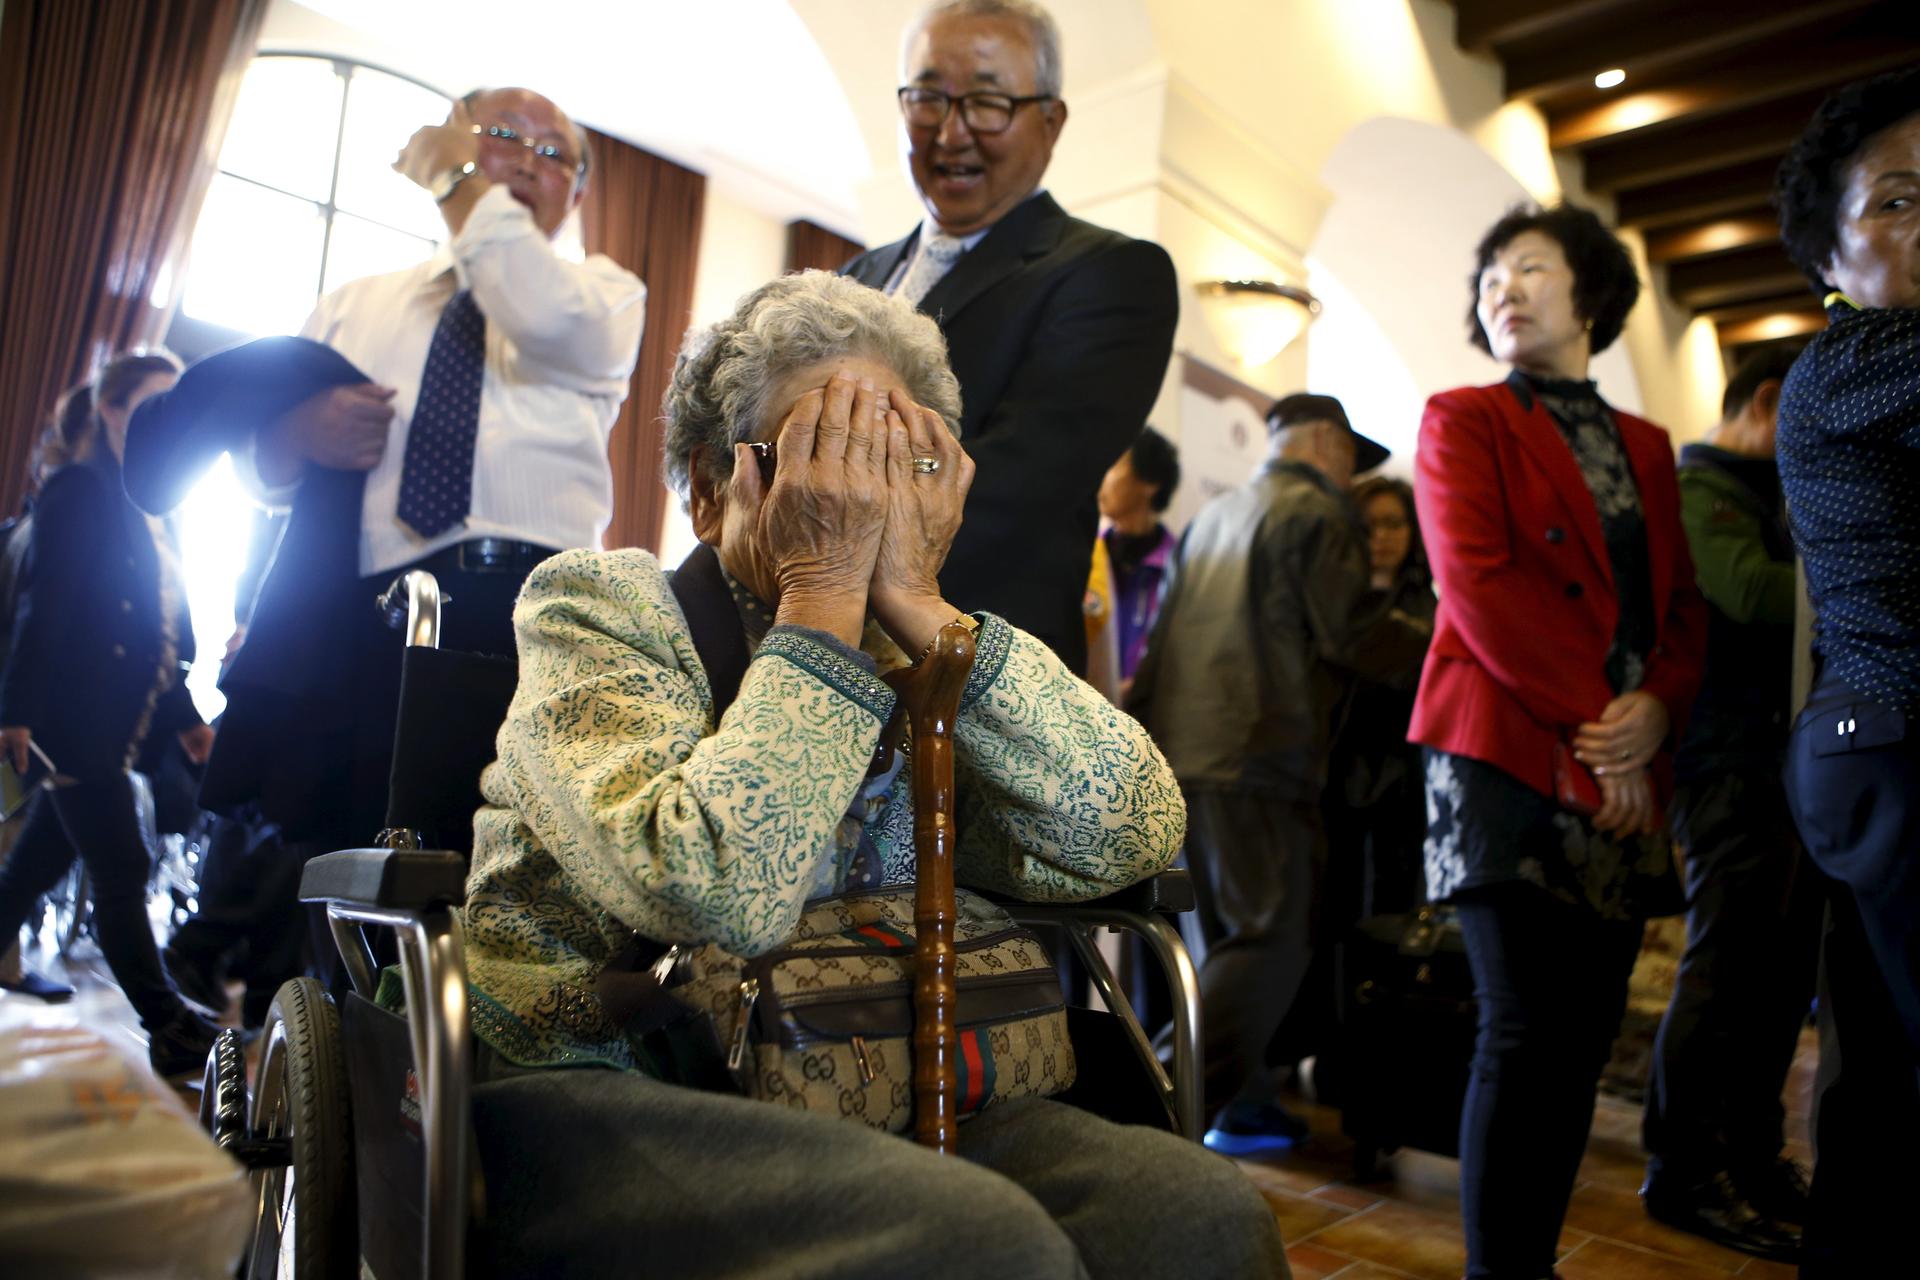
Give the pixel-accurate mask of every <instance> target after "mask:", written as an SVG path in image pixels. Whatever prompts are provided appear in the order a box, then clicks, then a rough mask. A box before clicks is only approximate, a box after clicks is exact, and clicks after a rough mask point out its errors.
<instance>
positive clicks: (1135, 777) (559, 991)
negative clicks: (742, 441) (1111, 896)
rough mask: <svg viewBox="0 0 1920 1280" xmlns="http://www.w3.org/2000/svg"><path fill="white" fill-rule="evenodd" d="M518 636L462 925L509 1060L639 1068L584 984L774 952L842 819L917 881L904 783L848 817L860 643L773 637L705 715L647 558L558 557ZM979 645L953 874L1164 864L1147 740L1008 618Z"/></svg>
mask: <svg viewBox="0 0 1920 1280" xmlns="http://www.w3.org/2000/svg"><path fill="white" fill-rule="evenodd" d="M514 628H515V630H516V632H517V633H518V640H519V648H520V683H519V688H518V690H517V692H516V693H515V694H514V698H513V703H512V706H511V708H510V709H509V711H508V713H507V719H506V723H505V724H504V725H502V726H501V729H500V734H499V740H498V749H499V758H498V760H497V761H496V762H495V763H494V764H492V765H490V766H488V768H487V771H486V773H485V774H484V775H483V777H482V779H481V787H482V790H483V792H484V794H485V796H486V799H487V801H488V804H487V805H486V807H485V808H483V809H481V810H480V812H479V814H478V815H477V816H476V817H475V819H474V855H473V869H472V872H471V874H470V876H469V878H468V882H467V905H466V908H465V913H464V915H465V925H466V930H467V960H468V971H469V976H470V980H471V986H472V995H473V1021H474V1027H475V1029H476V1031H477V1032H478V1033H479V1035H480V1037H481V1039H483V1040H484V1041H485V1042H486V1043H487V1044H488V1045H490V1046H491V1047H492V1048H493V1049H494V1050H495V1051H496V1052H498V1053H500V1054H501V1055H502V1056H504V1057H505V1058H507V1059H508V1060H509V1061H511V1062H514V1063H517V1064H520V1065H522V1066H549V1065H551V1066H560V1065H587V1064H599V1065H605V1066H613V1067H620V1068H625V1069H635V1068H637V1067H638V1066H639V1065H640V1060H639V1059H637V1058H636V1055H635V1053H634V1049H633V1046H632V1044H631V1043H630V1042H629V1041H628V1039H627V1037H626V1035H625V1034H624V1033H623V1032H622V1031H621V1029H620V1028H619V1027H617V1026H616V1025H614V1023H613V1022H612V1021H611V1019H609V1018H608V1017H607V1015H606V1013H605V1012H604V1010H603V1009H602V1008H601V1006H600V1002H599V1000H598V999H597V998H596V997H595V996H594V994H593V984H594V980H595V978H596V977H597V976H598V975H599V973H600V972H601V970H602V969H604V968H605V967H606V965H607V964H608V962H609V961H610V960H612V959H613V957H614V956H616V955H617V954H618V953H619V952H620V950H621V949H622V948H623V947H624V946H625V945H626V944H627V942H628V941H629V940H630V938H631V935H632V933H633V931H636V930H637V931H638V932H640V933H641V934H643V935H645V936H646V937H648V938H651V939H653V940H655V941H658V942H663V943H672V942H685V943H702V942H717V943H719V944H720V945H721V946H723V947H726V948H727V949H728V950H731V951H735V952H738V953H739V954H741V955H756V954H759V953H761V952H764V951H767V950H770V949H771V948H773V947H774V946H776V945H778V944H779V943H780V942H782V941H783V940H784V939H785V938H786V937H787V936H788V935H789V934H790V933H791V932H792V930H793V928H794V925H795V922H796V921H797V920H798V918H799V914H800V910H801V906H802V904H803V902H804V901H805V900H806V898H808V897H810V896H813V895H814V894H816V893H818V892H820V891H821V890H822V887H823V886H824V888H825V889H827V890H832V889H837V888H839V887H840V883H841V881H840V877H843V876H844V874H845V871H846V868H845V867H844V866H840V865H837V864H836V859H842V858H844V855H845V847H846V842H845V840H844V839H836V831H837V829H838V828H840V826H841V824H842V820H843V819H848V820H850V821H858V822H861V823H863V824H864V827H865V834H866V835H867V836H868V837H870V839H871V844H872V848H873V850H874V851H876V852H877V853H878V854H879V856H880V858H881V859H882V865H883V870H882V873H881V877H880V878H881V881H882V882H883V883H897V882H901V881H906V880H911V879H912V878H913V801H912V795H911V786H910V784H909V781H908V778H909V771H908V770H905V769H902V770H901V771H900V772H899V773H898V774H896V775H895V777H894V781H893V783H892V785H891V786H890V787H888V788H887V789H886V790H885V791H884V792H883V793H882V794H879V795H876V796H873V797H872V798H871V799H870V800H868V801H867V802H866V803H865V806H864V808H857V809H853V814H852V815H850V813H849V810H850V808H852V806H854V804H855V801H856V799H857V797H858V796H859V795H860V793H861V789H862V784H863V782H864V781H865V778H866V772H867V766H868V762H869V759H870V758H871V756H872V754H873V750H874V747H875V745H876V743H877V742H878V740H879V736H880V731H881V728H882V726H883V725H884V724H885V722H886V719H887V717H888V715H889V714H890V713H891V711H892V709H893V702H894V695H893V691H892V690H891V689H890V688H888V687H887V685H886V684H885V683H883V682H882V681H881V680H880V679H879V678H878V677H877V676H876V675H874V674H873V673H872V672H871V671H869V670H868V669H867V668H866V667H865V666H864V665H862V664H861V663H860V662H858V661H857V660H856V658H855V656H854V655H853V654H852V653H851V651H844V650H840V649H837V648H836V647H835V646H833V645H832V644H830V643H827V642H825V641H824V640H822V639H820V638H817V637H816V636H814V635H813V634H811V633H808V632H805V631H801V630H797V629H792V628H785V627H777V628H774V629H773V630H772V631H771V632H769V633H768V634H767V636H766V638H765V639H764V640H763V641H762V642H761V643H760V645H759V647H758V649H757V650H755V652H754V656H753V660H752V661H751V663H749V665H748V667H747V672H746V675H745V677H744V678H743V679H742V681H741V684H740V691H739V694H738V695H737V697H736V699H735V701H734V703H733V705H732V706H731V707H730V708H729V709H728V710H727V712H726V714H725V716H724V717H723V718H722V721H721V723H720V724H718V725H715V724H714V722H713V697H712V693H711V691H710V689H709V688H708V684H707V678H706V674H705V672H704V671H703V670H702V668H701V665H700V661H699V658H698V657H697V656H696V654H695V651H694V647H693V641H692V639H691V637H690V636H689V634H688V630H687V624H686V622H685V620H684V618H683V617H682V616H681V613H680V609H679V606H678V604H677V602H676V601H675V599H674V597H673V595H672V592H671V590H670V589H669V587H668V584H667V579H666V576H665V574H663V573H662V572H661V569H660V565H659V562H658V561H656V560H655V559H654V558H653V556H652V555H650V554H648V553H646V552H643V551H610V552H595V551H571V552H567V553H566V554H564V555H559V556H555V557H554V558H553V559H551V560H548V561H547V562H545V563H544V564H542V565H541V566H540V567H539V568H538V569H536V570H535V571H534V573H533V575H532V576H531V577H530V578H529V579H528V580H527V584H526V587H525V589H524V591H523V592H522V593H521V597H520V601H519V604H518V606H517V607H516V608H515V610H514ZM874 634H876V633H875V632H874V631H872V630H870V632H869V636H870V637H872V636H873V635H874ZM976 640H977V650H978V652H977V657H976V659H975V664H974V671H973V677H972V679H971V680H970V681H969V683H968V686H967V690H966V693H965V695H964V696H963V698H962V701H961V713H960V716H959V719H958V721H957V723H956V726H955V752H954V754H955V757H956V770H957V772H956V775H955V782H956V790H957V792H958V798H957V805H958V808H957V812H956V822H957V825H958V828H959V844H958V847H957V849H956V851H955V866H956V870H957V876H958V879H960V880H961V881H962V882H963V883H966V884H969V885H972V886H975V887H978V888H983V889H991V890H997V891H1000V892H1003V893H1009V894H1015V895H1018V896H1020V897H1023V898H1028V899H1032V900H1036V901H1075V900H1081V899H1086V898H1093V897H1098V896H1100V895H1101V894H1104V893H1109V892H1112V891H1113V890H1115V889H1117V888H1121V887H1123V886H1125V885H1128V884H1131V883H1133V882H1134V881H1136V880H1139V879H1141V878H1143V877H1145V876H1147V875H1150V874H1152V873H1154V872H1156V871H1159V870H1161V869H1162V868H1164V867H1165V866H1167V865H1168V864H1169V863H1170V862H1172V860H1173V858H1174V856H1175V854H1176V853H1177V852H1178V851H1179V848H1180V843H1181V840H1182V839H1183V838H1184V836H1185V833H1186V809H1185V807H1184V805H1183V803H1182V801H1181V799H1180V792H1179V789H1178V787H1177V786H1176V784H1175V782H1174V779H1173V775H1172V773H1171V772H1170V771H1169V770H1168V768H1167V765H1166V761H1165V760H1163V759H1162V758H1161V755H1160V753H1159V751H1158V750H1156V749H1155V748H1154V746H1153V744H1152V742H1151V741H1150V740H1149V739H1148V737H1147V735H1146V732H1145V730H1143V729H1141V728H1140V726H1139V725H1138V724H1137V723H1135V722H1134V721H1133V720H1131V719H1129V718H1128V717H1127V716H1125V715H1123V714H1121V713H1120V712H1118V711H1116V710H1115V709H1114V708H1113V707H1112V706H1111V705H1110V704H1108V703H1107V701H1106V700H1105V699H1104V698H1102V697H1101V696H1100V695H1099V694H1098V693H1096V692H1095V691H1094V690H1093V689H1092V688H1091V687H1090V686H1088V685H1087V684H1085V683H1083V682H1082V681H1080V680H1078V679H1076V678H1075V677H1074V676H1073V675H1072V674H1071V673H1069V672H1068V671H1067V669H1066V668H1065V667H1064V666H1062V665H1061V663H1060V662H1059V660H1058V659H1057V658H1055V657H1054V656H1053V654H1052V653H1050V652H1049V651H1048V650H1047V648H1046V647H1045V646H1044V645H1042V644H1041V643H1040V642H1039V641H1037V640H1035V639H1034V638H1033V637H1031V636H1028V635H1026V634H1024V633H1022V632H1018V631H1015V630H1014V629H1013V628H1012V627H1010V626H1008V625H1007V623H1006V622H1004V621H1003V620H1001V619H999V618H997V617H993V616H991V615H987V616H985V617H984V618H983V621H982V625H981V627H980V630H979V633H978V636H977V638H976ZM868 647H870V648H871V647H874V646H873V645H871V644H869V646H868ZM896 652H897V651H896ZM854 815H858V816H857V817H855V816H854Z"/></svg>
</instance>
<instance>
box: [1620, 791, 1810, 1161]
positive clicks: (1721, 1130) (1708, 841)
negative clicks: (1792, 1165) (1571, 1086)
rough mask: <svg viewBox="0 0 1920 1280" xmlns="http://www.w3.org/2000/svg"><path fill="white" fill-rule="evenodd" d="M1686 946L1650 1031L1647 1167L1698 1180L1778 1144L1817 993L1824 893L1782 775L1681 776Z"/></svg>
mask: <svg viewBox="0 0 1920 1280" xmlns="http://www.w3.org/2000/svg"><path fill="white" fill-rule="evenodd" d="M1673 832H1674V837H1675V839H1676V840H1677V841H1678V842H1679V843H1680V844H1681V845H1682V846H1683V847H1684V848H1685V851H1686V852H1685V866H1686V875H1687V949H1686V953H1685V954H1684V955H1683V956H1682V957H1681V960H1680V973H1679V977H1678V979H1677V980H1676V981H1675V984H1674V989H1673V1000H1672V1002H1671V1003H1670V1004H1668V1006H1667V1013H1666V1016H1665V1018H1663V1019H1662V1020H1661V1023H1660V1032H1659V1035H1658V1036H1657V1037H1656V1039H1655V1040H1654V1057H1653V1074H1652V1080H1651V1081H1650V1085H1649V1088H1648V1091H1647V1108H1646V1118H1645V1123H1644V1125H1643V1128H1642V1136H1643V1139H1644V1141H1645V1143H1646V1148H1647V1152H1648V1154H1649V1155H1650V1156H1651V1157H1652V1162H1651V1165H1650V1172H1652V1173H1654V1174H1656V1175H1657V1176H1660V1177H1662V1178H1669V1177H1670V1178H1674V1179H1677V1180H1679V1181H1681V1182H1684V1183H1691V1182H1694V1181H1698V1180H1699V1179H1702V1178H1705V1177H1707V1176H1710V1175H1711V1174H1713V1173H1715V1172H1716V1171H1719V1170H1726V1169H1731V1170H1739V1169H1741V1168H1744V1167H1752V1166H1754V1165H1758V1164H1764V1163H1766V1162H1769V1161H1771V1160H1773V1159H1775V1158H1776V1157H1777V1156H1778V1155H1779V1153H1780V1144H1781V1140H1782V1138H1783V1136H1784V1135H1783V1129H1784V1126H1785V1123H1786V1109H1785V1107H1784V1106H1783V1105H1782V1104H1781V1100H1780V1097H1781V1092H1782V1091H1783V1090H1784V1088H1785V1087H1786V1080H1787V1071H1788V1069H1789V1068H1790V1067H1791V1066H1792V1065H1793V1051H1794V1047H1795V1046H1796V1045H1797V1044H1798V1043H1799V1039H1800V1028H1801V1026H1802V1025H1804V1024H1805V1022H1806V1017H1807V1011H1808V1009H1809V1008H1810V1007H1811V1006H1812V1002H1813V986H1814V978H1815V975H1816V973H1817V971H1818V967H1819V946H1820V913H1821V909H1822V894H1821V890H1820V884H1819V877H1818V875H1817V873H1815V872H1813V871H1812V869H1811V868H1809V867H1806V866H1805V865H1804V858H1803V856H1802V852H1801V849H1800V842H1799V840H1798V839H1797V838H1796V837H1795V836H1794V834H1793V819H1792V817H1791V815H1790V814H1789V812H1788V809H1787V795H1786V788H1785V786H1784V784H1783V783H1782V782H1781V780H1780V777H1779V774H1778V773H1777V771H1776V772H1730V773H1725V774H1721V775H1719V776H1718V777H1714V778H1711V779H1706V780H1701V781H1695V782H1689V783H1684V784H1682V785H1681V786H1680V787H1679V788H1678V789H1677V790H1676V792H1675V795H1674V802H1673Z"/></svg>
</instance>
